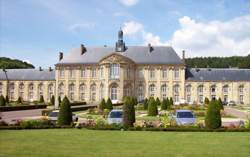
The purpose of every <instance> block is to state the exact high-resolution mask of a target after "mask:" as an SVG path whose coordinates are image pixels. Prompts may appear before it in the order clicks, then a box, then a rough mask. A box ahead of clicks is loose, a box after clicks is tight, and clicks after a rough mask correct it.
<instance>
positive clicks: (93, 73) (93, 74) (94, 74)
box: [91, 68, 96, 77]
mask: <svg viewBox="0 0 250 157" xmlns="http://www.w3.org/2000/svg"><path fill="white" fill-rule="evenodd" d="M91 76H92V77H96V69H95V68H93V69H92V74H91Z"/></svg>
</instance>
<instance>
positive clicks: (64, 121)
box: [57, 96, 72, 125]
mask: <svg viewBox="0 0 250 157" xmlns="http://www.w3.org/2000/svg"><path fill="white" fill-rule="evenodd" d="M57 122H58V125H70V124H71V122H72V112H71V108H70V102H69V99H68V98H67V97H66V96H65V97H64V98H63V101H62V103H61V106H60V110H59V116H58V121H57Z"/></svg>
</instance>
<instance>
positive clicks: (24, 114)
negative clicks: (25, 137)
mask: <svg viewBox="0 0 250 157" xmlns="http://www.w3.org/2000/svg"><path fill="white" fill-rule="evenodd" d="M42 110H44V109H34V110H22V111H8V112H0V115H1V117H2V120H4V121H5V122H7V123H10V122H12V121H13V120H20V119H27V118H29V119H38V118H41V116H42Z"/></svg>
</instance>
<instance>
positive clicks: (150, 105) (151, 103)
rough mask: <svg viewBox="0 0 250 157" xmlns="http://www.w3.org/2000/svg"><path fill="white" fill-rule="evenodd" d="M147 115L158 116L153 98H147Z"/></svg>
mask: <svg viewBox="0 0 250 157" xmlns="http://www.w3.org/2000/svg"><path fill="white" fill-rule="evenodd" d="M148 115H149V116H156V115H158V109H157V104H156V101H155V99H154V98H153V97H151V98H149V103H148Z"/></svg>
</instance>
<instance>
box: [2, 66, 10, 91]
mask: <svg viewBox="0 0 250 157" xmlns="http://www.w3.org/2000/svg"><path fill="white" fill-rule="evenodd" d="M3 72H4V74H5V77H6V80H7V84H6V96H7V95H8V94H9V78H8V75H7V70H6V69H3Z"/></svg>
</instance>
